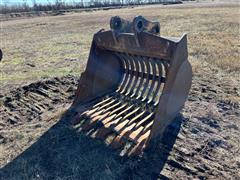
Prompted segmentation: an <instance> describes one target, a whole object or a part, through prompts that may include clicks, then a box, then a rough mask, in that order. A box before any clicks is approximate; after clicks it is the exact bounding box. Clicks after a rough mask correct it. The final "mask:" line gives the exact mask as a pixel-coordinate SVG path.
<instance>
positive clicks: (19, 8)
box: [0, 0, 184, 14]
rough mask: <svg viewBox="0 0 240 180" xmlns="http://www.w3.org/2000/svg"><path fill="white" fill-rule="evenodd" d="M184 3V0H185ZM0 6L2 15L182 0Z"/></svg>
mask: <svg viewBox="0 0 240 180" xmlns="http://www.w3.org/2000/svg"><path fill="white" fill-rule="evenodd" d="M183 1H184V0H183ZM2 2H3V3H2V4H1V5H0V10H1V11H0V13H1V14H6V13H13V12H31V11H59V10H69V9H81V8H98V7H111V6H127V5H144V4H168V3H169V4H175V3H181V0H88V1H85V0H72V1H71V2H65V1H64V0H55V1H54V2H53V3H50V2H48V3H45V4H41V3H39V2H38V1H37V0H32V5H29V4H28V3H27V2H26V0H22V2H21V3H18V4H14V5H9V0H3V1H2Z"/></svg>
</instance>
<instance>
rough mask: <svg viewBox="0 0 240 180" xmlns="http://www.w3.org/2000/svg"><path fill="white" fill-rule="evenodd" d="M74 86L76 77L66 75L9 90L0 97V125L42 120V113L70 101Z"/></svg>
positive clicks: (49, 111)
mask: <svg viewBox="0 0 240 180" xmlns="http://www.w3.org/2000/svg"><path fill="white" fill-rule="evenodd" d="M76 86H77V80H76V78H75V77H73V76H66V77H63V78H53V79H50V80H46V81H40V82H36V83H32V84H29V85H26V86H23V87H21V88H18V89H15V90H12V91H10V92H9V93H7V94H6V95H4V96H3V97H2V98H1V108H0V113H1V116H2V118H1V126H3V125H4V126H11V125H14V124H19V123H23V122H24V121H32V120H35V121H36V120H42V119H43V118H44V114H45V113H51V112H52V111H53V110H55V109H56V106H58V105H62V104H67V103H71V102H72V100H73V97H74V93H75V88H76ZM1 126H0V128H1Z"/></svg>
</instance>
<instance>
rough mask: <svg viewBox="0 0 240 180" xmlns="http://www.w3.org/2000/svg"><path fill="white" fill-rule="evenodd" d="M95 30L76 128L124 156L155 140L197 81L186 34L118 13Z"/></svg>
mask: <svg viewBox="0 0 240 180" xmlns="http://www.w3.org/2000/svg"><path fill="white" fill-rule="evenodd" d="M110 27H111V30H108V31H105V30H101V31H99V32H97V33H96V34H94V37H93V41H92V46H91V50H90V54H89V59H88V62H87V67H86V70H85V72H83V73H82V74H81V78H80V81H79V85H78V89H77V92H76V97H75V100H74V102H73V107H77V108H76V109H78V110H77V111H78V114H77V115H76V117H75V118H74V124H75V127H78V128H79V129H81V130H82V131H84V132H86V134H87V135H89V136H91V137H94V138H99V139H103V140H105V142H106V143H107V144H108V145H110V146H111V147H112V148H117V149H120V150H121V151H120V152H121V154H122V155H139V154H141V153H142V151H143V150H144V148H145V147H147V146H149V147H151V146H150V145H151V144H155V143H156V142H158V141H159V138H160V139H161V138H162V136H163V132H164V130H165V129H166V127H167V126H168V125H169V124H170V123H171V122H172V121H173V119H174V118H175V117H176V115H177V114H178V113H179V111H180V110H181V108H182V107H183V105H184V103H185V101H186V98H187V96H188V93H189V89H190V87H191V81H192V70H191V65H190V64H189V62H188V60H187V57H188V52H187V36H186V35H183V36H182V37H181V38H165V37H161V36H160V35H159V34H160V24H159V22H151V21H148V20H146V19H145V18H144V17H142V16H138V17H136V18H134V20H133V22H130V21H127V20H124V19H122V18H120V17H118V16H115V17H112V18H111V21H110Z"/></svg>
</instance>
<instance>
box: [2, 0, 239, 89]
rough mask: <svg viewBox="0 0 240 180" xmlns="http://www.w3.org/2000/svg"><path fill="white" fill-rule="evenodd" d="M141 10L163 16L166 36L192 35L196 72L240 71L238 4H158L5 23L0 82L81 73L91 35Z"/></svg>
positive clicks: (150, 15) (191, 51)
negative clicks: (215, 69)
mask: <svg viewBox="0 0 240 180" xmlns="http://www.w3.org/2000/svg"><path fill="white" fill-rule="evenodd" d="M139 14H141V15H143V16H146V17H147V18H149V19H152V20H155V19H157V20H160V22H161V35H163V36H177V37H179V36H181V35H182V34H183V33H187V34H188V42H189V43H188V48H189V59H190V61H191V63H192V65H193V69H194V71H197V70H199V69H201V66H203V65H204V64H205V63H206V64H207V66H209V65H213V66H215V67H219V68H220V69H222V70H224V72H227V73H228V74H229V73H230V74H231V75H230V76H232V74H235V75H236V74H238V72H239V71H240V63H239V39H240V35H239V14H240V13H239V6H233V5H231V4H230V5H216V6H214V7H208V6H206V5H204V6H203V5H202V4H201V3H199V4H198V3H195V5H189V6H185V7H184V6H183V7H182V6H179V5H177V6H171V7H170V6H161V5H155V6H144V7H136V8H127V9H120V10H109V11H97V12H83V13H73V14H71V13H70V14H67V15H64V16H55V17H39V18H32V19H22V20H11V21H5V22H1V32H0V33H1V34H0V38H1V48H2V50H3V53H4V59H3V61H2V62H1V64H0V69H1V77H0V83H1V86H2V87H6V86H7V87H8V86H15V85H16V84H21V83H24V82H29V81H33V80H39V79H42V78H47V77H52V76H62V75H66V74H80V72H81V71H82V70H83V69H84V65H85V63H86V60H87V57H88V53H89V47H90V45H91V40H92V36H93V33H95V32H97V31H98V30H99V29H101V28H105V29H108V28H109V25H108V24H109V19H110V17H111V16H113V15H119V16H122V17H124V18H127V19H130V20H131V19H133V17H134V16H136V15H139Z"/></svg>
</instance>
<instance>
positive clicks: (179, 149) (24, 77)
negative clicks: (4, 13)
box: [0, 1, 240, 180]
mask: <svg viewBox="0 0 240 180" xmlns="http://www.w3.org/2000/svg"><path fill="white" fill-rule="evenodd" d="M116 14H118V15H122V16H123V17H127V18H131V17H133V16H134V15H136V14H142V15H145V16H147V17H148V18H150V19H160V20H161V25H162V28H161V31H162V33H163V35H172V36H180V35H181V34H182V33H183V32H188V33H189V36H188V40H189V60H190V62H191V64H192V66H193V72H194V76H193V84H192V88H191V92H190V95H189V98H188V100H187V102H186V104H185V107H184V109H183V110H182V111H181V114H179V116H178V117H177V118H176V119H175V121H174V123H173V124H172V125H171V126H170V127H169V129H168V131H167V132H166V133H165V136H164V138H163V140H162V142H161V144H160V145H159V146H158V147H157V148H156V149H155V151H154V152H146V153H145V154H144V155H143V157H141V158H128V157H121V156H119V151H118V150H112V149H111V148H110V147H108V146H107V145H106V144H105V143H104V142H103V141H99V140H96V139H92V138H91V137H89V136H87V135H86V134H84V133H82V132H79V131H78V129H76V128H74V127H73V126H72V125H71V123H70V122H71V120H72V117H73V115H74V114H73V112H71V111H67V112H66V113H65V111H66V110H67V109H68V108H69V107H70V105H71V103H72V101H73V99H74V93H75V90H76V87H77V83H78V78H79V74H80V72H81V71H82V70H83V69H84V66H85V64H86V58H87V54H88V50H89V47H90V43H91V37H92V33H93V32H96V31H97V30H98V29H100V28H102V27H104V28H107V23H108V19H109V17H110V16H112V15H116ZM206 17H207V18H206ZM239 17H240V14H239V3H236V2H232V1H231V3H228V2H227V3H226V1H225V2H222V1H221V2H220V3H212V2H211V3H200V4H198V5H196V4H194V5H191V4H190V5H189V4H186V5H183V6H180V5H177V6H169V7H165V6H159V5H157V6H144V7H137V8H133V9H124V10H121V11H120V10H109V11H97V12H91V13H86V12H84V13H73V14H67V15H64V16H60V17H49V18H47V17H40V18H33V19H31V20H29V19H21V20H11V21H5V22H3V23H1V41H2V40H3V41H2V42H4V43H2V44H1V46H2V47H1V48H2V49H3V51H4V59H3V62H1V64H0V68H1V78H0V82H1V91H0V105H1V106H0V114H1V118H0V166H1V170H0V179H3V180H5V179H194V178H196V179H240V173H239V169H240V156H239V154H240V139H239V136H240V118H239V117H240V104H239V102H240V76H239V74H240V66H239V64H240V63H239V59H240V58H239V39H240V38H239ZM67 25H68V26H67ZM16 39H18V40H17V41H16ZM23 44H24V46H23ZM56 67H57V68H56ZM63 114H64V115H63ZM62 115H63V116H62Z"/></svg>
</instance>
